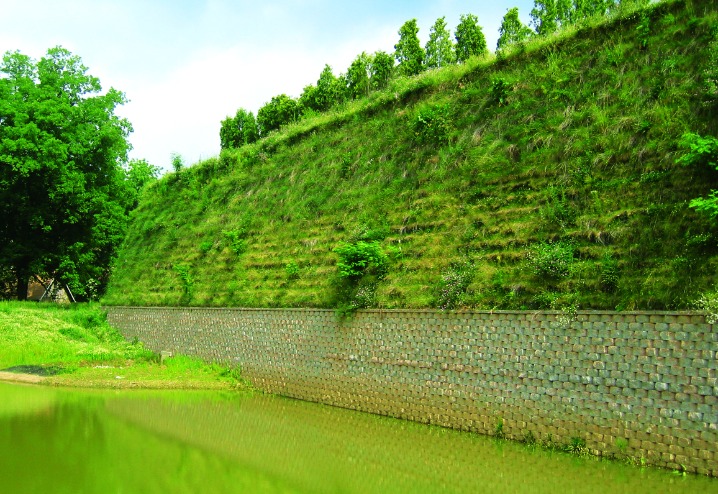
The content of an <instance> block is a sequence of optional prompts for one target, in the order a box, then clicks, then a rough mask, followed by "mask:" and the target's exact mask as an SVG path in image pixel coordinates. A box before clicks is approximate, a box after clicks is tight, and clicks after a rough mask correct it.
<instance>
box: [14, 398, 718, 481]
mask: <svg viewBox="0 0 718 494" xmlns="http://www.w3.org/2000/svg"><path fill="white" fill-rule="evenodd" d="M6 403H7V404H9V405H8V406H5V404H6ZM23 403H24V404H23ZM0 448H1V450H2V451H1V454H2V455H3V458H4V460H3V462H2V463H0V465H1V466H0V475H2V478H3V479H4V480H5V479H9V484H8V483H5V485H4V488H3V491H6V492H15V493H24V492H27V493H30V492H33V493H35V492H54V493H58V492H73V493H79V492H133V493H134V492H142V493H145V492H147V493H154V492H158V493H159V492H213V493H215V492H219V493H221V492H253V493H254V492H298V493H305V492H312V493H315V492H316V493H337V492H342V493H355V492H356V493H373V492H377V493H379V492H381V493H387V492H407V493H408V492H412V493H414V492H422V493H431V492H437V493H452V492H456V493H459V492H482V493H516V492H527V493H544V492H546V493H548V492H551V493H555V492H567V493H568V492H571V493H573V492H575V493H584V492H585V493H594V492H595V493H598V492H601V493H603V492H631V493H641V492H646V493H648V492H651V493H655V492H665V493H673V492H675V493H688V492H691V493H693V492H702V493H710V492H716V493H718V481H716V480H713V479H707V478H702V477H685V478H684V477H678V476H675V475H672V474H671V473H670V472H665V471H659V470H644V471H641V470H639V469H636V468H633V467H628V466H625V465H620V464H616V463H609V462H600V461H596V460H590V459H589V460H581V459H577V458H574V457H570V456H565V455H559V454H551V453H547V452H545V451H541V450H534V451H532V450H529V449H527V448H525V447H523V446H521V445H516V444H513V443H508V442H497V441H494V440H492V439H489V438H484V437H480V436H475V435H471V434H466V433H460V432H456V431H451V430H446V429H440V428H436V427H427V426H423V425H419V424H413V423H409V422H403V421H398V420H394V419H390V418H386V417H377V416H372V415H367V414H362V413H358V412H353V411H349V410H341V409H336V408H331V407H325V406H321V405H316V404H311V403H304V402H299V401H293V400H288V399H283V398H278V397H272V396H261V395H255V396H252V395H246V394H236V393H216V392H212V393H206V392H182V393H177V392H137V391H125V392H101V393H99V392H95V393H88V392H69V391H62V390H55V389H47V388H39V387H20V386H10V385H2V384H0ZM23 472H24V473H23Z"/></svg>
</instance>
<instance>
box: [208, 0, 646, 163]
mask: <svg viewBox="0 0 718 494" xmlns="http://www.w3.org/2000/svg"><path fill="white" fill-rule="evenodd" d="M650 1H651V0H534V7H533V9H532V10H531V12H530V18H531V21H530V27H529V26H527V25H525V24H523V22H521V19H520V18H519V9H518V8H517V7H513V8H511V9H508V10H507V12H506V14H505V15H504V17H503V19H502V21H501V26H500V28H499V38H498V42H497V44H496V52H497V53H500V52H501V51H502V50H506V49H507V48H508V47H510V46H511V45H515V44H518V43H524V42H526V41H528V40H529V39H530V38H533V37H536V36H549V35H552V34H554V33H556V32H557V31H559V30H560V29H561V28H562V27H566V26H570V25H575V24H580V23H583V22H586V21H587V20H588V19H591V18H595V17H600V16H607V15H609V14H610V13H612V12H614V11H616V10H618V9H622V8H625V7H627V6H636V5H638V6H645V5H647V4H649V3H650ZM418 33H419V28H418V26H417V21H416V19H411V20H409V21H406V22H405V23H404V24H403V25H402V26H401V28H400V29H399V32H398V34H399V41H398V42H397V44H396V45H394V53H393V54H388V53H386V52H384V51H377V52H375V53H373V54H367V53H366V52H363V53H361V54H359V55H358V56H357V57H356V58H355V59H354V61H353V62H352V63H351V65H350V66H349V67H348V68H347V70H346V72H345V73H342V74H340V75H339V76H336V75H334V73H333V71H332V68H331V67H330V66H329V65H325V66H324V69H323V70H322V72H321V73H320V74H319V79H317V82H316V84H309V85H307V86H305V87H304V89H303V91H302V93H301V95H300V96H299V97H298V98H292V97H290V96H288V95H286V94H280V95H278V96H274V97H272V98H271V100H270V101H269V102H268V103H265V104H264V105H263V106H262V107H261V108H259V110H258V111H257V115H256V116H255V115H254V114H253V113H252V112H251V111H248V110H246V109H244V108H240V109H238V110H237V112H236V114H235V115H234V117H231V116H229V117H227V118H225V119H224V120H223V121H222V122H221V126H220V132H219V136H220V146H221V149H232V148H239V147H241V146H244V145H245V144H251V143H253V142H255V141H257V140H258V139H260V138H261V137H264V136H266V135H267V134H269V133H270V132H272V131H274V130H278V129H279V128H280V127H282V126H283V125H287V124H289V123H292V122H296V121H298V120H300V119H302V118H307V117H311V116H314V115H316V114H318V113H321V112H325V111H327V110H329V109H330V108H333V107H336V106H339V105H341V104H343V103H345V102H347V101H351V100H355V99H359V98H363V97H366V96H368V95H369V94H370V93H371V92H372V91H379V90H382V89H384V88H385V87H386V86H387V85H388V83H389V81H390V80H391V79H392V78H395V77H411V76H415V75H418V74H420V73H421V72H424V71H426V70H431V69H437V68H441V67H446V66H448V65H454V64H457V63H464V62H466V61H467V60H468V59H470V58H472V57H480V56H485V55H487V54H488V53H489V49H488V46H487V43H486V37H485V36H484V33H483V29H482V27H481V26H480V25H479V19H478V17H477V16H475V15H474V14H465V15H462V16H461V17H460V21H459V24H458V25H457V26H456V29H455V30H454V36H453V39H452V36H451V33H450V32H449V30H448V28H447V25H446V17H440V18H439V19H437V20H436V22H434V24H433V26H432V27H431V30H430V32H429V39H428V41H427V42H426V44H425V45H424V46H423V47H422V45H421V42H420V40H419V36H418Z"/></svg>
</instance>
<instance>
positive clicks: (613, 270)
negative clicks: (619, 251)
mask: <svg viewBox="0 0 718 494" xmlns="http://www.w3.org/2000/svg"><path fill="white" fill-rule="evenodd" d="M599 266H600V275H599V284H600V286H601V290H603V291H604V292H606V293H613V292H615V291H616V289H617V288H618V279H619V278H618V262H617V261H616V260H615V259H614V258H613V256H612V255H611V253H610V252H606V253H605V254H604V255H603V258H601V261H600V263H599Z"/></svg>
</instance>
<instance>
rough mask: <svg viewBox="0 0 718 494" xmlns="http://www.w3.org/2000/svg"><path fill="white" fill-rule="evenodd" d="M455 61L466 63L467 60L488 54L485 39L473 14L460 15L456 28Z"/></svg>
mask: <svg viewBox="0 0 718 494" xmlns="http://www.w3.org/2000/svg"><path fill="white" fill-rule="evenodd" d="M455 36H456V47H455V49H456V59H457V60H458V61H459V62H466V61H467V60H468V59H469V58H471V57H474V56H478V55H485V54H486V53H488V51H489V50H488V47H487V46H486V37H485V36H484V32H483V31H482V30H481V26H479V19H478V18H477V17H476V16H475V15H474V14H467V15H462V16H461V18H460V21H459V25H458V26H456V33H455Z"/></svg>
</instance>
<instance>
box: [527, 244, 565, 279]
mask: <svg viewBox="0 0 718 494" xmlns="http://www.w3.org/2000/svg"><path fill="white" fill-rule="evenodd" d="M574 250H575V249H574V246H573V244H571V243H570V242H555V243H552V242H543V243H540V244H537V245H535V246H534V247H533V248H532V249H531V250H530V251H529V253H528V254H527V256H526V257H527V259H528V262H529V264H530V265H531V268H532V269H533V272H534V274H536V275H538V276H545V277H549V278H554V279H555V278H564V277H566V276H568V275H569V273H570V272H571V265H572V264H573V252H574Z"/></svg>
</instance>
